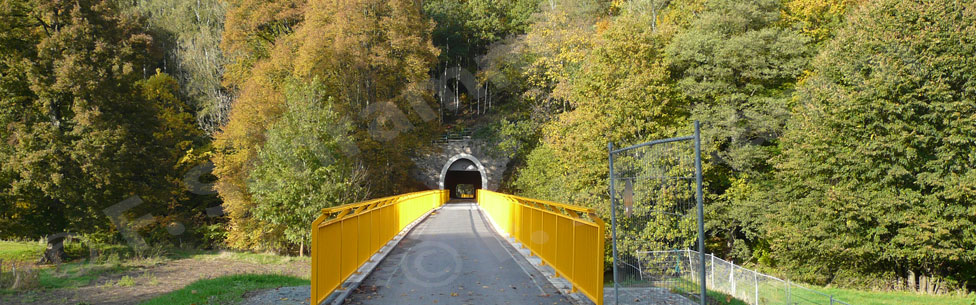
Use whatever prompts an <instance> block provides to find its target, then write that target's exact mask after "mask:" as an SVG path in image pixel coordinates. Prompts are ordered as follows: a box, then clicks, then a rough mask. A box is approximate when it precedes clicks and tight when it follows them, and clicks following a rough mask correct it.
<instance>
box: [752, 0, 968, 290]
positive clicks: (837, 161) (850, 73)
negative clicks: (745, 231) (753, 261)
mask: <svg viewBox="0 0 976 305" xmlns="http://www.w3.org/2000/svg"><path fill="white" fill-rule="evenodd" d="M974 24H976V4H974V3H972V2H967V1H953V0H943V1H894V0H883V1H873V2H870V3H867V4H865V5H864V7H862V8H861V9H858V10H857V11H856V12H854V13H853V14H852V15H851V16H850V19H849V20H848V23H847V24H846V25H845V26H844V27H843V28H841V29H840V30H839V31H838V33H837V36H836V37H834V38H833V39H832V40H831V41H830V42H829V43H827V45H826V46H825V48H824V49H823V51H822V52H821V53H820V55H819V56H818V57H817V59H816V61H815V63H814V71H813V76H812V77H811V78H810V79H808V80H806V81H804V82H803V83H802V85H801V87H800V90H799V92H798V94H797V104H796V107H795V108H794V109H793V111H794V115H793V118H794V120H792V121H791V122H790V124H789V128H788V130H787V132H786V135H785V137H784V139H783V142H782V143H781V144H780V147H782V149H783V155H782V156H781V157H780V158H777V162H776V166H777V174H776V178H777V180H780V181H782V183H781V184H780V185H778V188H777V189H778V192H777V193H779V195H780V196H782V198H783V199H784V200H783V201H782V202H780V203H779V204H777V205H776V209H775V210H774V211H775V213H774V214H773V215H774V217H773V218H774V221H772V222H771V223H770V224H769V227H770V229H769V230H770V237H771V240H772V242H771V244H772V245H773V250H774V253H775V255H776V258H777V261H778V262H779V263H780V264H783V265H784V267H787V268H788V269H787V270H791V271H792V272H791V273H793V274H794V275H795V276H797V277H798V278H800V279H804V280H809V281H813V282H816V283H821V284H823V283H831V282H832V283H837V284H852V283H859V284H860V285H871V286H876V287H877V286H881V287H891V288H908V289H912V290H918V291H926V292H946V291H949V290H952V289H955V288H958V287H959V285H961V284H962V283H965V282H967V281H972V279H973V278H972V277H973V274H972V273H970V272H964V271H963V270H972V268H973V262H974V259H976V251H974V250H973V249H976V233H974V231H973V230H972V228H973V224H974V221H976V216H974V215H976V154H974V150H973V149H972V147H973V143H974V142H973V139H974V138H976V91H974V90H973V88H976V81H974V80H976V77H974V76H976V61H974V58H973V54H974V52H976V26H974Z"/></svg>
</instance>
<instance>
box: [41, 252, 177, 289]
mask: <svg viewBox="0 0 976 305" xmlns="http://www.w3.org/2000/svg"><path fill="white" fill-rule="evenodd" d="M162 262H163V259H161V258H158V257H152V258H139V259H128V260H119V259H117V258H111V259H107V260H97V261H95V262H89V261H87V260H86V261H82V262H74V263H66V264H61V265H60V266H49V267H45V268H44V269H42V270H41V274H40V284H41V287H44V288H49V289H56V288H78V287H84V286H89V285H94V284H96V283H95V280H96V279H98V277H99V276H101V275H106V274H119V273H123V272H126V271H129V270H132V269H136V268H145V267H152V266H155V265H158V264H160V263H162ZM113 284H114V283H113ZM123 284H125V282H123Z"/></svg>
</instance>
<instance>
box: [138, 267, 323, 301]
mask: <svg viewBox="0 0 976 305" xmlns="http://www.w3.org/2000/svg"><path fill="white" fill-rule="evenodd" d="M308 284H309V281H308V280H303V279H300V278H296V277H290V276H284V275H257V274H242V275H231V276H225V277H219V278H215V279H209V280H199V281H196V282H193V283H192V284H190V285H187V286H186V287H183V289H180V290H176V291H173V292H170V293H167V294H164V295H162V296H159V297H156V298H153V299H151V300H148V301H145V302H142V303H140V304H141V305H172V304H236V303H239V302H240V301H242V300H243V299H242V298H241V296H242V295H243V294H244V292H245V291H251V290H258V289H268V288H278V287H285V286H302V285H308Z"/></svg>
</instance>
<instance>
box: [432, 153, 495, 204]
mask: <svg viewBox="0 0 976 305" xmlns="http://www.w3.org/2000/svg"><path fill="white" fill-rule="evenodd" d="M486 180H487V178H486V176H485V168H484V166H482V165H481V162H480V161H478V159H476V158H475V157H473V156H471V155H464V154H461V155H457V156H454V157H453V158H451V159H450V160H449V161H448V162H447V164H444V169H443V170H442V171H441V189H446V190H449V191H450V194H451V198H465V199H473V198H474V196H475V192H476V190H478V189H482V188H484V186H485V184H487V183H486Z"/></svg>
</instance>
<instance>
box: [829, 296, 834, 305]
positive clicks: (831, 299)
mask: <svg viewBox="0 0 976 305" xmlns="http://www.w3.org/2000/svg"><path fill="white" fill-rule="evenodd" d="M830 305H834V295H830Z"/></svg>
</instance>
